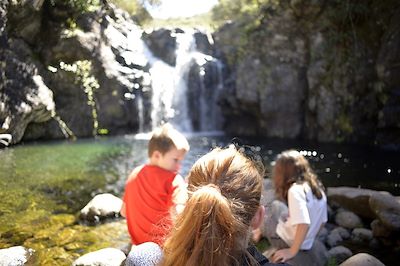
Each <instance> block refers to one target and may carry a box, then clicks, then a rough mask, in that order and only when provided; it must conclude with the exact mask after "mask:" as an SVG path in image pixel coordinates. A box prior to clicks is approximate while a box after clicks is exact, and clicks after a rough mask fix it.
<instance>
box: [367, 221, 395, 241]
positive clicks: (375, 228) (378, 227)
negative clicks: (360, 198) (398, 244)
mask: <svg viewBox="0 0 400 266" xmlns="http://www.w3.org/2000/svg"><path fill="white" fill-rule="evenodd" d="M371 229H372V234H373V236H374V237H389V236H390V233H391V232H392V230H390V229H388V228H387V227H386V226H384V225H383V224H382V222H381V221H380V220H378V219H375V220H373V221H372V222H371Z"/></svg>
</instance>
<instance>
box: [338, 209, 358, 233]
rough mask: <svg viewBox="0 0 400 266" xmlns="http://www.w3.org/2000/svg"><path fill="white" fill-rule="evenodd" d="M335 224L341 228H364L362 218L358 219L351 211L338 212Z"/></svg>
mask: <svg viewBox="0 0 400 266" xmlns="http://www.w3.org/2000/svg"><path fill="white" fill-rule="evenodd" d="M335 222H336V224H338V225H339V226H342V227H345V228H348V229H354V228H358V227H362V222H361V219H360V217H358V216H357V215H356V214H355V213H353V212H350V211H341V212H338V213H337V214H336V216H335Z"/></svg>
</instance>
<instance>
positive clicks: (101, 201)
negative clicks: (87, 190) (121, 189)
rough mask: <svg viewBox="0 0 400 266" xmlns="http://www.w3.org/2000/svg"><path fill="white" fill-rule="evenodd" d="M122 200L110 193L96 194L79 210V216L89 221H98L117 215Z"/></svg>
mask: <svg viewBox="0 0 400 266" xmlns="http://www.w3.org/2000/svg"><path fill="white" fill-rule="evenodd" d="M121 207H122V200H121V199H120V198H118V197H116V196H114V195H112V194H110V193H104V194H99V195H96V196H95V197H94V198H93V199H92V200H91V201H90V202H89V203H88V204H86V206H85V207H84V208H83V209H82V210H81V212H80V218H81V219H82V220H86V221H89V222H98V221H100V220H104V219H106V218H115V217H118V216H119V212H120V210H121Z"/></svg>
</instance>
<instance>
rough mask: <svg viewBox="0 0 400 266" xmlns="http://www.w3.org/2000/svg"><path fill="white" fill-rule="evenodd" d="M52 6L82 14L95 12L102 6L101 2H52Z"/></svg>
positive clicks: (59, 0) (87, 0)
mask: <svg viewBox="0 0 400 266" xmlns="http://www.w3.org/2000/svg"><path fill="white" fill-rule="evenodd" d="M50 4H51V5H52V6H61V7H64V8H65V9H69V10H71V11H74V13H77V14H82V13H85V12H88V11H93V10H94V9H96V8H98V7H99V6H100V0H50Z"/></svg>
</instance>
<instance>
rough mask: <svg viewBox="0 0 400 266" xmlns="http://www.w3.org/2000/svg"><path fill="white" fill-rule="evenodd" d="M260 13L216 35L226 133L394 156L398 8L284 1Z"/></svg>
mask: <svg viewBox="0 0 400 266" xmlns="http://www.w3.org/2000/svg"><path fill="white" fill-rule="evenodd" d="M363 8H367V9H363ZM366 10H368V11H366ZM260 14H262V11H260ZM263 15H264V16H263V17H262V18H261V19H260V20H259V23H260V26H258V27H257V28H252V30H246V29H247V28H249V25H248V24H246V23H243V22H233V23H230V24H227V25H225V26H224V27H221V28H220V29H219V31H217V32H216V33H214V39H215V46H216V49H217V50H219V51H220V52H221V55H220V57H221V58H222V60H223V61H224V62H225V64H226V65H227V68H226V69H227V71H226V72H225V79H224V83H225V84H224V92H225V93H223V94H222V95H223V96H222V97H221V99H220V102H221V106H222V109H223V112H224V114H225V117H226V124H225V126H224V128H225V129H226V130H227V131H228V132H230V133H232V134H248V135H259V136H269V137H283V138H306V139H314V140H318V141H339V142H340V141H350V142H365V143H370V144H373V143H377V144H379V145H381V146H386V147H388V146H391V147H392V148H400V138H399V136H400V135H399V134H398V130H399V125H400V116H399V115H398V107H399V105H398V102H399V98H398V97H399V96H398V92H397V88H398V87H399V85H400V83H399V81H398V77H399V75H397V74H395V73H396V71H397V69H398V67H396V66H397V64H398V62H399V60H400V57H399V55H398V51H399V49H398V47H399V40H398V39H399V38H398V35H399V34H398V33H399V29H398V26H395V25H398V23H399V21H398V18H399V17H400V12H399V4H398V3H396V1H385V2H384V3H383V2H382V3H379V5H378V4H374V3H373V1H369V2H362V3H361V2H359V1H358V2H357V3H354V4H353V3H352V5H351V6H350V7H347V9H346V8H345V7H343V5H340V4H338V3H336V2H334V1H333V2H329V1H322V2H318V3H317V2H313V3H310V1H290V4H289V3H287V2H285V1H281V7H280V8H278V9H275V10H269V11H266V12H265V13H264V14H263ZM243 43H245V45H243ZM231 121H240V122H239V123H238V122H235V123H231Z"/></svg>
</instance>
